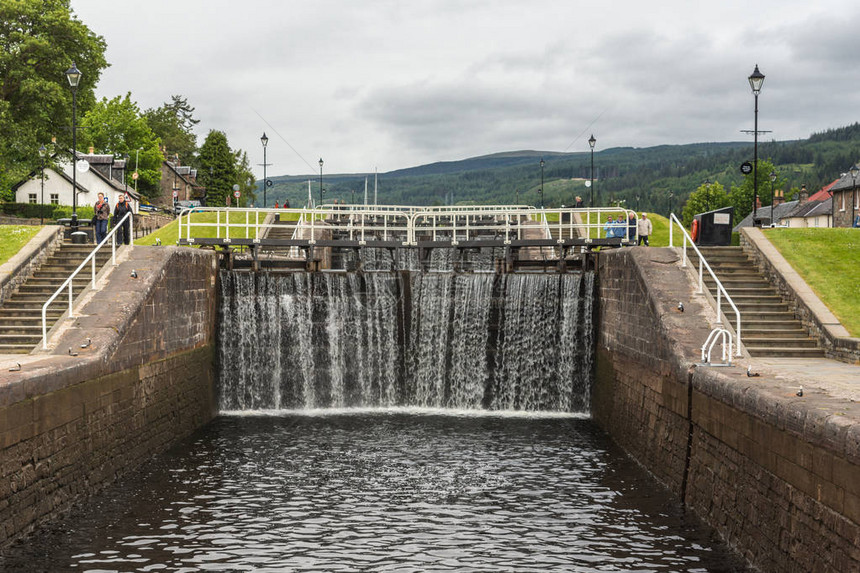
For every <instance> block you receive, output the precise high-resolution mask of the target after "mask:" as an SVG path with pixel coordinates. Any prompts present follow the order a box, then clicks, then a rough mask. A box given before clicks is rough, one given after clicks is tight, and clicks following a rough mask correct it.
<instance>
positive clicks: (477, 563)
mask: <svg viewBox="0 0 860 573" xmlns="http://www.w3.org/2000/svg"><path fill="white" fill-rule="evenodd" d="M0 570H2V571H6V572H16V571H26V572H30V571H47V572H53V571H81V572H84V571H88V572H101V571H177V572H185V571H187V572H191V571H482V572H484V571H594V572H597V571H601V572H602V571H641V572H645V571H667V572H669V571H671V572H686V571H688V572H706V571H719V572H729V571H745V569H744V567H743V565H742V564H741V563H740V562H739V561H737V559H736V558H735V557H734V556H733V555H732V554H731V553H730V552H729V551H728V549H727V548H726V547H725V546H723V545H721V544H720V543H718V542H716V541H715V539H714V534H713V532H712V531H711V530H709V529H707V528H706V527H704V526H703V525H702V524H701V523H700V522H699V521H698V520H696V519H695V518H692V517H691V516H690V515H688V514H685V513H684V511H683V510H682V508H681V507H680V506H679V505H678V504H677V502H676V501H674V500H673V499H672V497H671V496H670V495H669V494H668V493H667V492H666V491H665V490H664V489H662V488H661V487H659V486H658V485H656V483H655V482H654V481H653V480H652V479H651V478H650V477H649V476H648V475H647V474H646V473H645V472H644V471H643V470H642V469H641V468H640V467H639V466H637V465H636V464H635V463H634V462H632V461H631V460H630V458H629V457H627V456H626V455H624V454H623V452H621V451H620V450H619V449H618V448H616V447H615V446H613V445H612V443H611V442H610V441H609V440H608V438H607V437H606V435H605V434H604V433H603V432H602V431H600V430H599V429H597V428H596V426H595V425H594V424H593V423H592V422H591V421H590V420H589V419H587V418H586V417H583V416H579V415H573V414H562V413H543V414H541V413H516V414H511V413H504V412H496V413H492V412H461V411H453V410H447V411H440V410H415V409H388V410H366V411H362V410H352V411H339V410H318V411H304V412H293V411H278V412H268V413H260V412H236V413H227V414H226V415H222V416H220V417H219V418H217V419H216V420H215V421H213V422H212V423H210V424H209V425H208V426H207V427H205V428H204V429H202V430H201V431H199V432H197V433H196V434H195V435H193V436H191V437H190V438H189V439H187V440H185V441H184V442H183V443H181V444H180V445H179V446H177V447H175V448H174V449H172V450H171V451H169V452H168V453H166V454H164V455H162V456H159V457H158V458H156V459H153V460H152V461H151V463H148V464H147V465H146V466H145V467H143V468H142V469H141V471H139V472H136V473H135V475H133V476H131V477H129V478H127V479H124V480H122V481H120V482H118V483H116V484H114V485H112V486H110V487H109V488H107V489H106V490H103V491H102V492H100V493H98V494H97V495H96V496H95V497H93V498H91V499H90V500H88V501H86V502H85V503H84V504H83V505H81V506H79V507H76V508H75V509H74V510H73V511H72V512H71V513H70V514H69V515H68V516H67V517H66V518H64V519H63V520H60V521H58V522H56V523H55V524H54V525H52V526H51V527H50V528H49V529H46V530H43V531H41V532H39V533H37V534H35V535H33V536H31V537H29V538H28V539H25V540H23V541H22V542H20V543H18V544H16V545H13V546H12V547H10V548H8V549H6V550H5V551H3V552H2V553H0Z"/></svg>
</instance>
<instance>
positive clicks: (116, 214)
mask: <svg viewBox="0 0 860 573" xmlns="http://www.w3.org/2000/svg"><path fill="white" fill-rule="evenodd" d="M128 213H131V206H130V205H129V204H128V203H127V202H126V200H125V195H120V196H119V197H118V198H117V202H116V207H114V208H113V224H114V226H116V225H119V222H120V221H121V220H122V218H123V217H125V216H126V214H128ZM129 241H131V221H130V220H129V221H125V222H124V223H123V224H122V225H120V227H119V229H117V230H116V242H117V244H120V243H121V244H123V245H127V244H128V243H129Z"/></svg>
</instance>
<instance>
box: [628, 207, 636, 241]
mask: <svg viewBox="0 0 860 573" xmlns="http://www.w3.org/2000/svg"><path fill="white" fill-rule="evenodd" d="M627 240H628V241H630V244H632V245H635V244H636V213H634V212H633V211H630V215H628V217H627Z"/></svg>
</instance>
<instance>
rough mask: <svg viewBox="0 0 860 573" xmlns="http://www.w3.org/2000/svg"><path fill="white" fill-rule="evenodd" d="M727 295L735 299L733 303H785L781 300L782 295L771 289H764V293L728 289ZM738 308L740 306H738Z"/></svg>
mask: <svg viewBox="0 0 860 573" xmlns="http://www.w3.org/2000/svg"><path fill="white" fill-rule="evenodd" d="M729 295H730V296H731V297H732V300H733V301H735V304H737V305H741V304H750V303H755V304H785V303H784V302H783V300H782V297H781V296H779V295H778V294H774V293H773V292H772V291H765V292H764V293H758V292H756V293H753V294H746V293H742V292H732V291H729ZM738 308H740V306H738Z"/></svg>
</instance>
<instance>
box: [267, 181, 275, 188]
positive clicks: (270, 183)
mask: <svg viewBox="0 0 860 573" xmlns="http://www.w3.org/2000/svg"><path fill="white" fill-rule="evenodd" d="M272 185H274V183H272V180H271V179H266V187H271V186H272Z"/></svg>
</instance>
